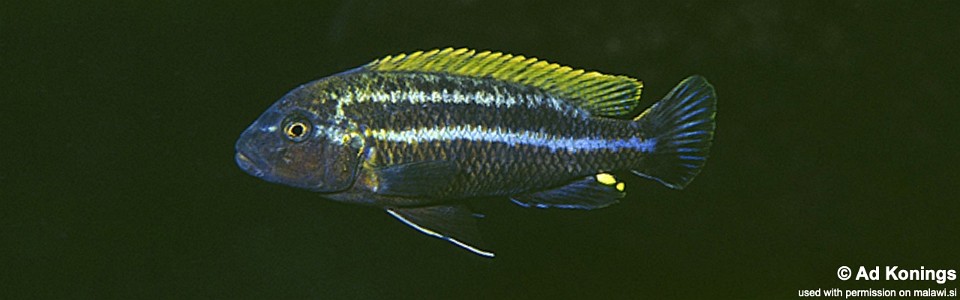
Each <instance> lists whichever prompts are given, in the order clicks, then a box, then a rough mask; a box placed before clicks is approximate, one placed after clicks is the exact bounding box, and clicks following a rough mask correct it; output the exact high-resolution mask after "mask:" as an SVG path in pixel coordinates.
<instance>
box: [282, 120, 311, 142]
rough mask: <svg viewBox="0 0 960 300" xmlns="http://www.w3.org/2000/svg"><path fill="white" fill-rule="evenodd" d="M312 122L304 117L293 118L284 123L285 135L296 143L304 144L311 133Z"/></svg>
mask: <svg viewBox="0 0 960 300" xmlns="http://www.w3.org/2000/svg"><path fill="white" fill-rule="evenodd" d="M310 127H311V125H310V121H308V120H307V119H306V118H304V117H302V116H292V117H290V118H287V120H285V121H284V125H283V134H284V135H286V136H287V139H289V140H291V141H294V142H302V141H303V140H306V137H307V136H309V133H310Z"/></svg>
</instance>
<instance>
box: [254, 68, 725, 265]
mask: <svg viewBox="0 0 960 300" xmlns="http://www.w3.org/2000/svg"><path fill="white" fill-rule="evenodd" d="M641 88H642V84H641V83H640V82H639V81H636V80H634V79H632V78H629V77H624V76H611V75H604V74H599V73H595V72H583V71H580V70H573V69H571V68H567V67H562V66H559V65H556V64H549V63H545V62H542V61H538V60H536V59H532V58H531V59H526V58H524V57H522V56H512V55H503V54H500V53H490V52H482V53H476V52H474V51H469V50H466V49H458V50H453V49H445V50H443V51H439V50H435V51H431V52H427V53H422V52H418V53H414V54H411V55H409V56H406V55H401V56H398V57H387V58H384V59H381V60H378V61H375V62H372V63H370V64H368V65H366V66H363V67H360V68H357V69H354V70H351V71H347V72H344V73H340V74H337V75H333V76H330V77H327V78H323V79H320V80H317V81H314V82H311V83H308V84H306V85H303V86H301V87H299V88H297V89H295V90H293V91H291V92H290V93H288V94H287V95H286V96H284V97H283V98H282V99H281V100H280V101H278V102H277V103H275V104H274V106H272V107H271V108H270V109H269V110H267V112H265V113H264V114H263V115H262V116H261V117H260V119H258V120H257V122H255V123H254V124H253V125H251V126H250V128H248V129H247V131H245V132H244V134H243V135H242V136H241V138H240V140H239V141H238V142H237V162H238V164H239V165H240V166H241V167H242V168H243V169H244V170H246V171H247V172H248V173H250V174H252V175H255V176H257V177H260V178H263V179H265V180H267V181H271V182H276V183H281V184H287V185H291V186H295V187H300V188H306V189H311V190H315V191H318V192H321V193H324V196H325V197H326V198H330V199H334V200H339V201H346V202H354V203H362V204H368V205H375V206H378V207H383V208H385V209H386V210H387V211H388V212H389V213H390V214H391V215H393V216H395V217H397V218H398V219H400V220H401V221H403V222H405V223H407V224H408V225H410V226H412V227H414V228H416V229H418V230H420V231H422V232H424V233H426V234H429V235H432V236H436V237H439V238H442V239H445V240H448V241H450V242H452V243H454V244H457V245H459V246H462V247H464V248H466V249H468V250H471V251H473V252H475V253H477V254H481V255H485V256H492V255H493V253H491V252H489V251H486V250H481V248H478V247H477V245H478V244H480V240H479V237H478V236H477V233H476V221H475V220H474V217H473V215H474V214H473V213H472V212H470V211H469V209H468V208H467V207H466V206H465V205H463V204H464V200H465V199H469V198H476V197H489V196H508V197H510V198H511V199H512V200H513V201H514V202H516V203H518V204H520V205H522V206H526V207H540V208H547V207H557V208H578V209H593V208H599V207H605V206H608V205H610V204H613V203H616V202H617V201H618V200H619V199H620V198H622V197H623V195H624V185H623V183H622V182H619V181H618V180H616V179H615V177H614V176H612V175H610V173H612V172H625V171H632V172H633V173H635V174H637V175H640V176H643V177H646V178H650V179H654V180H657V181H659V182H661V183H664V184H665V185H667V186H669V187H673V188H683V187H684V186H686V184H687V183H689V181H690V180H692V179H693V177H694V176H696V174H697V173H698V172H699V170H700V168H701V167H702V165H703V163H704V161H705V159H706V156H707V153H708V151H709V146H710V143H711V141H712V136H713V129H714V127H715V125H714V121H713V120H714V119H713V118H714V114H715V110H716V108H715V105H716V100H715V96H714V92H713V89H712V87H711V86H710V85H709V84H708V83H706V81H705V80H703V79H702V78H700V77H698V76H694V77H691V78H688V79H687V80H685V81H684V82H683V83H681V84H680V85H678V87H677V88H675V89H674V91H672V92H671V93H670V94H668V95H667V96H666V97H665V98H664V100H663V101H661V102H659V103H657V104H655V105H654V106H653V107H651V108H650V109H648V110H646V111H644V112H643V113H641V114H639V116H635V115H636V114H637V113H636V112H635V111H636V109H637V104H638V101H639V96H640V91H641Z"/></svg>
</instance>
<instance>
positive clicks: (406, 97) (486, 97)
mask: <svg viewBox="0 0 960 300" xmlns="http://www.w3.org/2000/svg"><path fill="white" fill-rule="evenodd" d="M339 100H340V102H339V104H338V109H340V110H342V108H341V106H350V105H352V104H354V103H366V102H371V103H392V104H397V103H408V104H426V103H433V104H441V103H442V104H476V105H483V106H487V107H498V108H499V107H503V108H508V107H514V106H520V105H523V106H526V107H528V108H537V107H540V106H547V107H549V108H550V109H553V110H556V111H568V110H571V109H572V107H571V106H569V105H565V103H563V101H561V100H559V99H555V98H553V97H545V96H544V95H540V94H527V95H510V94H508V93H507V92H506V91H504V90H502V89H501V88H499V87H492V88H491V90H489V91H484V90H478V91H473V92H468V93H463V92H461V91H459V90H456V89H454V90H448V89H443V90H439V91H438V90H433V91H419V90H406V91H400V90H395V91H390V92H373V93H366V92H363V91H355V92H354V93H352V94H351V95H349V96H348V97H343V98H341V99H339ZM573 113H575V114H579V113H580V112H579V110H575V109H574V110H573Z"/></svg>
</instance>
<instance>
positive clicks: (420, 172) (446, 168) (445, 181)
mask: <svg viewBox="0 0 960 300" xmlns="http://www.w3.org/2000/svg"><path fill="white" fill-rule="evenodd" d="M458 173H459V170H458V169H457V167H456V165H455V164H454V163H452V162H448V161H421V162H412V163H406V164H400V165H393V166H388V167H382V168H378V169H377V170H376V171H375V174H376V175H375V176H376V177H377V179H378V182H379V186H378V187H377V193H378V194H384V195H393V196H403V197H429V196H430V195H436V194H437V189H440V188H446V187H447V186H448V185H450V184H451V182H453V180H454V179H455V178H456V177H457V175H458Z"/></svg>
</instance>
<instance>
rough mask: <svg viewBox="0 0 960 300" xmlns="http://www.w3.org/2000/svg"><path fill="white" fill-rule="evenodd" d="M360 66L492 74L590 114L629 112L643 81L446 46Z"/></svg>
mask: <svg viewBox="0 0 960 300" xmlns="http://www.w3.org/2000/svg"><path fill="white" fill-rule="evenodd" d="M365 68H367V69H368V70H371V71H380V72H425V73H443V74H450V75H457V76H466V77H476V78H493V79H496V80H501V81H505V82H510V83H516V84H522V85H527V86H532V87H536V88H539V89H541V90H543V91H545V92H547V93H548V94H551V95H553V96H556V97H558V98H560V99H563V100H566V101H569V102H571V103H573V104H574V105H577V106H578V107H580V108H582V109H584V110H586V111H589V112H591V113H593V114H597V115H601V116H610V117H629V115H628V114H630V113H631V112H632V111H633V110H634V108H635V107H636V106H637V104H638V102H639V100H640V92H641V91H642V90H643V83H642V82H640V81H639V80H636V79H634V78H630V77H627V76H622V75H607V74H601V73H598V72H592V71H590V72H587V71H584V70H580V69H574V68H571V67H566V66H561V65H559V64H556V63H550V62H547V61H542V60H538V59H536V58H533V57H524V56H522V55H512V54H504V53H501V52H492V51H482V52H477V51H476V50H471V49H467V48H459V49H454V48H446V49H442V50H441V49H434V50H430V51H426V52H424V51H417V52H414V53H410V54H399V55H392V56H387V57H384V58H381V59H378V60H375V61H372V62H370V63H368V64H367V65H366V66H365Z"/></svg>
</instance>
